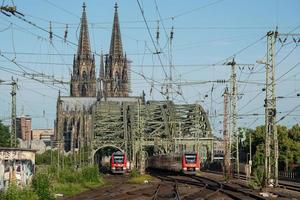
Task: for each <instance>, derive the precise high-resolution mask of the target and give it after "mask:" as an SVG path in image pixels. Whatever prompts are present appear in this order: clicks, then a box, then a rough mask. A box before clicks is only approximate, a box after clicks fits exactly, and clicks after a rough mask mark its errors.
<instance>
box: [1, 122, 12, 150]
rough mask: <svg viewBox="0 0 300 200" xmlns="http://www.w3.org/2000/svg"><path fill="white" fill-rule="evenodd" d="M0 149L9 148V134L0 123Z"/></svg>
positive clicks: (7, 129)
mask: <svg viewBox="0 0 300 200" xmlns="http://www.w3.org/2000/svg"><path fill="white" fill-rule="evenodd" d="M0 147H10V134H9V128H8V126H5V125H4V124H3V123H2V122H1V121H0Z"/></svg>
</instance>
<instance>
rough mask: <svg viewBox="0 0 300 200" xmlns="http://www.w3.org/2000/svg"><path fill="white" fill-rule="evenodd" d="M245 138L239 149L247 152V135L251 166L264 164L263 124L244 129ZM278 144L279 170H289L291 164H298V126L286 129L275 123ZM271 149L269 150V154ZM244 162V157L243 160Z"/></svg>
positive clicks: (299, 143)
mask: <svg viewBox="0 0 300 200" xmlns="http://www.w3.org/2000/svg"><path fill="white" fill-rule="evenodd" d="M245 130H246V133H245V140H244V141H243V142H242V143H241V151H243V152H246V153H248V152H249V145H250V144H249V136H250V135H251V138H252V157H253V159H252V160H253V168H254V169H255V168H257V167H259V166H261V165H264V159H265V149H264V142H265V126H258V127H256V129H255V130H253V129H245ZM277 134H278V146H279V170H289V168H290V167H291V166H292V165H293V164H300V142H299V141H300V126H299V125H295V126H293V127H292V128H290V129H288V128H287V127H286V126H281V125H277ZM272 155H273V151H271V156H272ZM243 161H244V162H246V159H245V160H243Z"/></svg>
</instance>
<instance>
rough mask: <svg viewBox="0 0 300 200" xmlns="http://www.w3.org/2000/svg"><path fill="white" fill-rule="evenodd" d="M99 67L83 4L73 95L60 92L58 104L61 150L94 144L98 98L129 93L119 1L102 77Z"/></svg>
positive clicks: (101, 63) (101, 65)
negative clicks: (93, 136) (97, 72)
mask: <svg viewBox="0 0 300 200" xmlns="http://www.w3.org/2000/svg"><path fill="white" fill-rule="evenodd" d="M95 66H96V65H95V55H94V54H92V50H91V46H90V39H89V31H88V20H87V14H86V6H85V4H83V11H82V17H81V23H80V36H79V40H78V49H77V53H76V55H74V59H73V71H72V75H71V81H70V82H71V83H70V96H61V95H60V93H59V95H58V99H57V104H56V120H55V139H56V141H57V144H58V145H59V147H60V149H64V151H65V152H70V151H71V152H74V151H76V149H78V148H80V147H82V146H83V145H86V144H90V142H91V140H92V134H93V110H94V107H95V104H96V102H97V100H99V99H106V98H107V97H127V96H128V93H129V89H130V88H129V86H128V85H129V80H128V79H129V78H128V61H127V58H126V55H124V53H123V47H122V40H121V32H120V25H119V17H118V6H117V4H116V5H115V13H114V20H113V27H112V35H111V43H110V50H109V53H108V54H105V55H103V54H101V62H100V74H99V77H98V78H97V77H96V72H95V71H96V70H95ZM97 80H98V81H97ZM97 84H98V86H99V87H98V91H97V87H96V86H97Z"/></svg>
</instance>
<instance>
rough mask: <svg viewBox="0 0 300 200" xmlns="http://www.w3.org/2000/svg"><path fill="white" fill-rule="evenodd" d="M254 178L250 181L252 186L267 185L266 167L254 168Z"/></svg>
mask: <svg viewBox="0 0 300 200" xmlns="http://www.w3.org/2000/svg"><path fill="white" fill-rule="evenodd" d="M253 174H254V178H253V180H251V182H250V187H252V188H256V187H259V188H262V187H263V186H264V185H265V172H264V167H262V166H260V167H257V168H256V169H255V170H254V173H253Z"/></svg>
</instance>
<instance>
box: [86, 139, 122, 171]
mask: <svg viewBox="0 0 300 200" xmlns="http://www.w3.org/2000/svg"><path fill="white" fill-rule="evenodd" d="M117 151H121V152H124V150H123V149H121V148H120V147H118V146H116V145H113V144H105V145H102V146H100V147H98V148H95V149H94V150H93V151H92V161H93V164H95V165H98V167H99V171H101V172H104V173H105V172H108V170H109V161H110V156H111V155H112V153H114V152H117Z"/></svg>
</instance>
